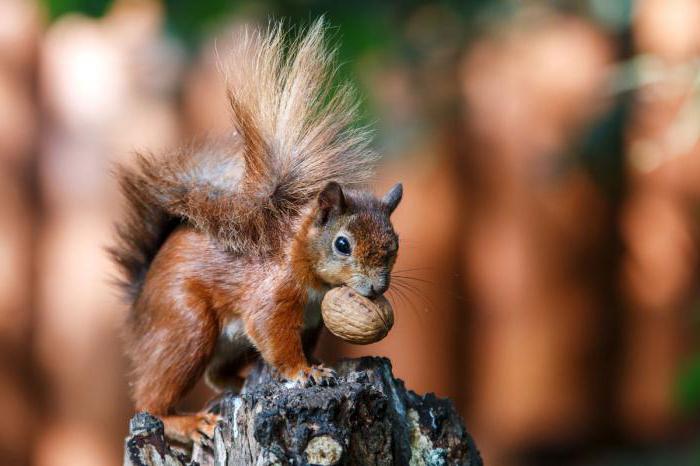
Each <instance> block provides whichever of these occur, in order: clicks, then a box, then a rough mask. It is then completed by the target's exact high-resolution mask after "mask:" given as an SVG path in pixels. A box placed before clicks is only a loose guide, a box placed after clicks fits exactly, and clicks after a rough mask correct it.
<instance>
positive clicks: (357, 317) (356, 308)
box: [321, 286, 394, 345]
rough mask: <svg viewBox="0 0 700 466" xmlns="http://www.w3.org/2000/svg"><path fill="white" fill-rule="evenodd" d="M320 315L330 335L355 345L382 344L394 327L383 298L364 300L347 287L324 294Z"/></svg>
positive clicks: (390, 310) (386, 303) (391, 315)
mask: <svg viewBox="0 0 700 466" xmlns="http://www.w3.org/2000/svg"><path fill="white" fill-rule="evenodd" d="M321 313H322V314H323V322H324V323H325V324H326V327H328V330H330V331H331V333H332V334H334V335H335V336H337V337H340V338H342V339H343V340H345V341H347V342H349V343H354V344H356V345H367V344H369V343H375V342H377V341H379V340H381V339H382V338H384V337H385V336H386V334H387V333H389V330H391V327H392V326H393V325H394V311H393V310H392V308H391V304H389V301H387V300H386V298H385V297H384V296H378V297H377V298H375V299H369V298H365V297H364V296H362V295H360V294H359V293H358V292H356V291H355V290H353V289H352V288H349V287H346V286H341V287H338V288H333V289H331V290H330V291H328V292H327V293H326V296H325V297H324V298H323V302H322V303H321Z"/></svg>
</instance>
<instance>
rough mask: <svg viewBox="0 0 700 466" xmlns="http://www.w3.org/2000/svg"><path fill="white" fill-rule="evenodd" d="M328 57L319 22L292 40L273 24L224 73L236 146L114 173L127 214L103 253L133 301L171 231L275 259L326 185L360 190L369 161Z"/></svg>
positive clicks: (217, 145) (349, 99) (171, 156)
mask: <svg viewBox="0 0 700 466" xmlns="http://www.w3.org/2000/svg"><path fill="white" fill-rule="evenodd" d="M333 57H334V51H329V50H328V49H327V48H326V47H325V46H324V25H323V21H322V20H318V21H316V22H315V23H314V24H313V25H312V26H311V27H310V28H309V29H308V31H307V32H306V33H305V34H301V35H300V36H299V37H298V38H295V39H294V40H292V41H288V40H287V37H286V35H285V34H284V32H283V29H282V25H281V24H277V25H275V26H271V27H269V29H268V30H267V31H266V32H260V31H256V32H247V33H246V34H245V35H244V37H242V38H240V40H239V41H237V45H236V47H235V48H234V50H233V51H232V53H231V56H230V59H229V60H227V62H226V63H224V65H225V69H226V73H225V74H226V80H227V87H228V98H229V101H230V104H231V109H232V116H233V130H232V135H231V136H230V137H229V138H228V139H227V140H225V141H218V142H210V143H206V144H202V145H199V146H192V147H187V148H184V149H181V150H179V151H175V152H171V153H167V154H164V155H160V156H154V155H138V156H137V157H136V160H135V162H134V163H133V164H132V165H128V166H127V165H125V166H121V167H119V168H118V172H117V176H118V178H119V182H120V186H121V189H122V192H123V194H124V196H125V198H126V201H127V206H126V214H125V218H124V219H123V221H122V222H120V223H119V224H118V226H117V243H116V245H115V246H114V247H113V248H111V249H110V253H111V255H112V257H113V258H114V260H115V262H116V263H117V265H118V266H119V268H120V273H121V277H120V284H121V286H122V288H123V289H124V291H125V293H126V295H127V297H128V298H129V300H134V299H135V298H136V297H137V296H138V294H139V293H140V290H141V288H142V284H143V280H144V278H145V276H146V273H147V271H148V268H149V265H150V263H151V261H152V260H153V258H154V257H155V255H156V254H157V253H158V250H159V249H160V247H161V246H162V244H163V242H164V241H165V240H166V239H167V237H168V235H169V234H170V233H171V232H172V231H173V229H175V228H176V227H177V226H178V225H181V224H191V225H193V226H194V227H195V228H198V229H200V230H202V231H205V232H206V233H208V234H210V235H212V236H214V237H216V238H217V240H219V241H220V242H221V243H222V244H223V245H224V246H225V247H227V248H228V249H229V250H231V251H232V252H233V253H239V254H255V255H263V256H264V255H275V254H279V253H280V251H281V248H282V247H283V245H284V242H285V240H286V239H287V238H289V237H290V235H291V234H292V233H293V232H292V231H291V229H292V228H293V225H294V224H295V223H296V222H295V220H296V218H297V217H298V215H299V214H300V211H301V210H302V209H303V207H304V206H305V205H306V204H307V203H308V202H309V201H311V200H312V199H314V198H315V197H316V195H317V194H318V193H319V192H320V190H321V189H322V188H323V187H324V186H325V185H326V183H328V182H329V181H332V180H335V181H337V182H339V183H341V184H342V185H344V186H350V187H352V186H357V185H361V184H363V183H365V182H366V180H367V179H368V177H369V175H370V174H371V169H372V166H373V163H374V160H375V156H374V153H373V152H372V151H371V150H370V148H369V141H370V138H369V136H368V133H367V131H366V130H365V129H363V128H360V129H358V128H356V127H354V126H353V125H354V123H355V120H356V109H357V103H356V101H355V99H354V97H353V92H352V89H351V87H350V86H348V85H347V84H345V85H342V86H340V87H337V88H333V86H332V80H333V77H334V73H335V68H334V66H335V65H334V62H333Z"/></svg>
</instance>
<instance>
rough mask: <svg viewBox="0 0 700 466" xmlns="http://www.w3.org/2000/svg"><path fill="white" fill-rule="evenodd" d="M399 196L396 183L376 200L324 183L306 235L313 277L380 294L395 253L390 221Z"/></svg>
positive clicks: (396, 246)
mask: <svg viewBox="0 0 700 466" xmlns="http://www.w3.org/2000/svg"><path fill="white" fill-rule="evenodd" d="M402 195H403V187H402V185H401V184H400V183H398V184H396V185H395V186H394V187H392V188H391V189H390V190H389V192H387V193H386V195H385V196H384V197H383V198H381V199H377V198H375V197H374V196H372V195H371V194H370V193H367V192H362V191H350V190H343V188H342V187H341V186H340V185H339V184H338V183H336V182H330V183H328V184H327V185H326V186H325V188H324V189H323V190H322V191H321V192H320V193H319V195H318V199H317V206H316V209H315V210H314V216H315V218H314V219H313V224H312V226H311V228H310V229H309V232H308V234H309V238H308V243H307V244H308V245H309V247H310V248H311V252H312V257H314V261H313V264H312V267H313V268H314V273H315V274H316V276H317V277H319V278H320V279H321V280H323V281H324V282H325V283H326V284H328V285H330V286H340V285H345V286H349V287H351V288H353V289H355V291H357V292H358V293H360V294H362V295H363V296H367V297H374V296H377V295H380V294H382V293H384V292H385V291H386V290H387V289H388V288H389V281H390V277H391V269H392V267H393V266H394V262H395V261H396V254H397V252H398V249H399V237H398V236H397V235H396V232H394V227H393V226H392V225H391V220H389V217H390V216H391V213H392V212H393V211H394V209H396V206H398V205H399V202H400V201H401V196H402Z"/></svg>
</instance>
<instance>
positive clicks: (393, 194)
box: [382, 183, 403, 214]
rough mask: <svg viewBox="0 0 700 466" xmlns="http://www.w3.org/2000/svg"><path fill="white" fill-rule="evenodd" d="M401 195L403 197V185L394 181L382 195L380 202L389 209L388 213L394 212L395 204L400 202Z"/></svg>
mask: <svg viewBox="0 0 700 466" xmlns="http://www.w3.org/2000/svg"><path fill="white" fill-rule="evenodd" d="M401 197H403V185H402V184H401V183H396V184H395V185H394V186H392V187H391V189H390V190H389V191H388V192H387V193H386V194H385V195H384V197H383V198H382V202H383V203H384V205H386V207H387V209H389V214H391V213H392V212H394V209H396V206H398V205H399V202H401Z"/></svg>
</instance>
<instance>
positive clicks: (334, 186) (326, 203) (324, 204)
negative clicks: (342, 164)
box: [318, 181, 346, 223]
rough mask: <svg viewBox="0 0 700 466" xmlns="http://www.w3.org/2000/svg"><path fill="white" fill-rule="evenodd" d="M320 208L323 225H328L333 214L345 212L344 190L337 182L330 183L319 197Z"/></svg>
mask: <svg viewBox="0 0 700 466" xmlns="http://www.w3.org/2000/svg"><path fill="white" fill-rule="evenodd" d="M318 208H319V211H320V214H321V222H322V223H326V221H328V217H330V215H331V214H342V213H343V212H345V208H346V203H345V194H343V188H341V187H340V185H339V184H338V183H336V182H335V181H331V182H329V183H328V184H327V185H326V186H325V187H324V188H323V189H322V190H321V192H320V193H319V195H318Z"/></svg>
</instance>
